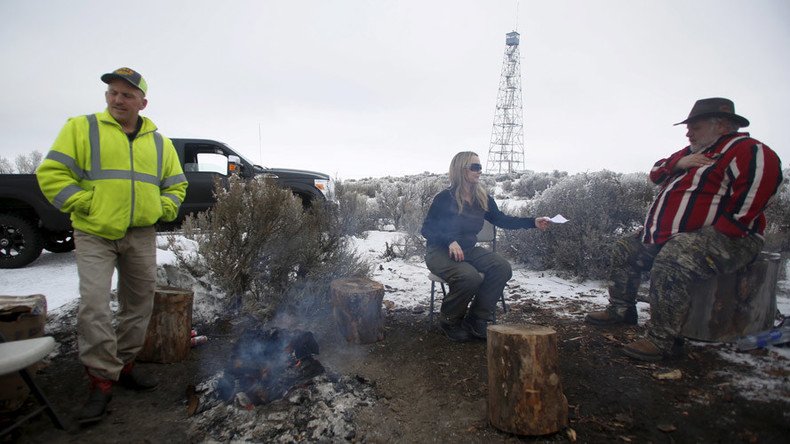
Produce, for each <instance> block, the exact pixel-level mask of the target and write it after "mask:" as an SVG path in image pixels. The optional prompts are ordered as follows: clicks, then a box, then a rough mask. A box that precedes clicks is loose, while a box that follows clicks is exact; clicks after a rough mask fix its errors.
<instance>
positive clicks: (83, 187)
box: [36, 68, 187, 424]
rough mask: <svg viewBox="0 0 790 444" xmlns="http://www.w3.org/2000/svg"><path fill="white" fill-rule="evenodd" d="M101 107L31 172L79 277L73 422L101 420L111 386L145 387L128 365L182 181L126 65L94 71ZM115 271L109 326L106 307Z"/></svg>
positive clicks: (70, 127) (139, 341) (64, 133)
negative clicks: (79, 396)
mask: <svg viewBox="0 0 790 444" xmlns="http://www.w3.org/2000/svg"><path fill="white" fill-rule="evenodd" d="M101 80H102V81H103V82H104V83H106V84H107V91H106V92H105V93H104V96H105V99H106V101H107V109H106V110H105V111H104V112H100V113H96V114H91V115H87V116H80V117H74V118H71V119H69V120H68V121H67V122H66V125H65V126H64V127H63V129H62V130H61V131H60V134H59V135H58V138H57V139H56V140H55V143H54V144H53V145H52V149H51V150H50V152H49V153H48V154H47V157H46V159H45V160H44V162H42V164H41V166H40V167H39V168H38V171H37V172H36V176H37V177H38V183H39V185H40V186H41V190H42V191H43V192H44V195H45V196H46V197H47V199H49V201H50V202H52V204H53V205H55V206H56V207H58V208H60V210H61V211H64V212H67V213H70V214H71V223H72V226H73V227H74V242H75V245H76V258H77V270H78V274H79V280H80V284H79V285H80V306H79V313H78V318H77V336H78V344H79V356H80V362H81V363H82V364H83V365H84V366H85V369H86V372H87V374H88V378H89V380H90V394H89V396H88V401H87V402H86V403H85V405H84V406H83V407H82V410H81V411H80V412H79V414H78V417H77V419H78V421H79V422H80V423H83V424H86V423H92V422H97V421H99V420H101V418H102V417H103V416H104V413H105V411H106V409H107V404H108V403H109V402H110V399H111V398H112V386H113V384H115V383H118V384H120V385H122V386H124V387H127V388H131V389H134V390H153V389H155V388H156V386H157V382H156V380H154V379H153V378H151V377H150V376H147V375H145V374H143V373H141V371H140V369H139V368H136V367H135V366H134V360H135V356H136V355H137V353H138V352H139V351H140V349H141V348H142V346H143V343H144V341H145V333H146V329H147V327H148V321H149V319H150V317H151V311H152V309H153V301H154V291H155V286H156V230H155V228H154V224H155V223H156V222H157V221H159V220H162V221H166V222H167V221H172V220H174V219H175V218H176V216H177V215H178V208H179V206H180V205H181V202H182V201H183V200H184V195H185V193H186V188H187V181H186V177H185V176H184V173H183V171H182V170H181V164H180V163H179V160H178V155H177V154H176V151H175V148H174V147H173V143H172V142H171V141H170V140H169V139H167V138H165V137H163V136H161V135H160V134H159V133H158V132H156V129H157V128H156V126H155V125H154V123H153V122H152V121H151V120H149V119H148V118H146V117H142V116H140V115H139V113H140V111H142V110H143V109H144V108H145V106H146V105H147V104H148V100H147V99H146V93H147V92H148V85H147V83H146V81H145V80H144V79H143V77H142V76H141V75H140V74H139V73H138V72H136V71H134V70H132V69H129V68H119V69H117V70H115V71H113V72H111V73H107V74H104V75H103V76H101ZM116 267H117V269H118V287H117V288H118V302H119V309H118V313H117V317H118V326H117V328H116V329H115V330H114V329H113V327H112V311H111V309H110V299H111V295H110V293H111V288H112V276H113V271H114V269H115V268H116Z"/></svg>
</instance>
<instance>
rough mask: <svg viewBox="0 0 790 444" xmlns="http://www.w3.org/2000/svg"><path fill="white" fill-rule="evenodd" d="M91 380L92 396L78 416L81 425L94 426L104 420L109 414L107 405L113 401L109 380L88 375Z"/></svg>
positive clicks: (90, 395) (89, 396)
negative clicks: (105, 415) (106, 414)
mask: <svg viewBox="0 0 790 444" xmlns="http://www.w3.org/2000/svg"><path fill="white" fill-rule="evenodd" d="M88 379H90V384H91V388H90V394H89V395H88V400H87V401H86V402H85V404H84V405H83V406H82V408H81V409H80V411H79V413H78V414H77V422H79V423H80V424H81V425H87V424H93V423H95V422H99V421H101V420H102V418H104V414H105V413H106V412H107V404H109V403H110V400H111V399H112V384H113V382H112V381H111V380H109V379H103V378H99V377H98V376H93V375H91V374H90V373H88Z"/></svg>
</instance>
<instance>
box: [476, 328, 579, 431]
mask: <svg viewBox="0 0 790 444" xmlns="http://www.w3.org/2000/svg"><path fill="white" fill-rule="evenodd" d="M487 354H488V418H489V421H490V422H491V425H493V426H494V427H496V428H498V429H500V430H503V431H506V432H510V433H515V434H518V435H546V434H549V433H554V432H557V431H559V430H560V429H562V428H564V427H566V426H567V425H568V400H567V399H566V398H565V395H564V394H563V393H562V385H561V384H560V377H559V375H558V373H557V372H558V371H559V361H558V355H557V333H556V332H555V331H554V330H553V329H551V328H549V327H544V326H540V325H529V324H528V325H492V326H490V327H488V352H487Z"/></svg>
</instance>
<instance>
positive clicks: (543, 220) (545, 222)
mask: <svg viewBox="0 0 790 444" xmlns="http://www.w3.org/2000/svg"><path fill="white" fill-rule="evenodd" d="M549 225H551V219H549V218H548V217H538V218H536V219H535V227H537V228H538V230H541V231H543V230H545V229H546V228H549Z"/></svg>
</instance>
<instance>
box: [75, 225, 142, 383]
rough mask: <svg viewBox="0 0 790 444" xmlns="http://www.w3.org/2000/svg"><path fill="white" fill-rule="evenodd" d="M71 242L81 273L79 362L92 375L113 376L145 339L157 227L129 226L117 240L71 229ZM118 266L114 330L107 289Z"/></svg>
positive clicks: (110, 287)
mask: <svg viewBox="0 0 790 444" xmlns="http://www.w3.org/2000/svg"><path fill="white" fill-rule="evenodd" d="M74 243H75V245H76V256H77V271H78V273H79V278H80V307H79V312H78V315H77V339H78V344H79V356H80V362H82V364H83V365H84V366H85V367H86V368H87V370H88V372H90V373H91V374H92V375H94V376H98V377H100V378H103V379H110V380H113V381H116V380H118V376H119V375H120V372H121V369H122V368H123V366H124V364H126V363H128V362H131V361H133V360H134V358H135V356H136V355H137V353H138V352H139V351H140V349H142V347H143V343H144V342H145V333H146V330H147V329H148V321H149V320H150V318H151V311H152V309H153V305H154V291H156V230H155V229H154V227H144V228H130V229H129V231H127V232H126V235H125V236H124V237H123V238H122V239H119V240H115V241H111V240H107V239H104V238H101V237H98V236H94V235H92V234H88V233H84V232H81V231H76V230H75V232H74ZM116 266H117V268H118V303H119V309H118V326H117V328H116V329H113V327H112V311H111V310H110V292H111V290H112V276H113V271H114V269H115V268H116Z"/></svg>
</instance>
